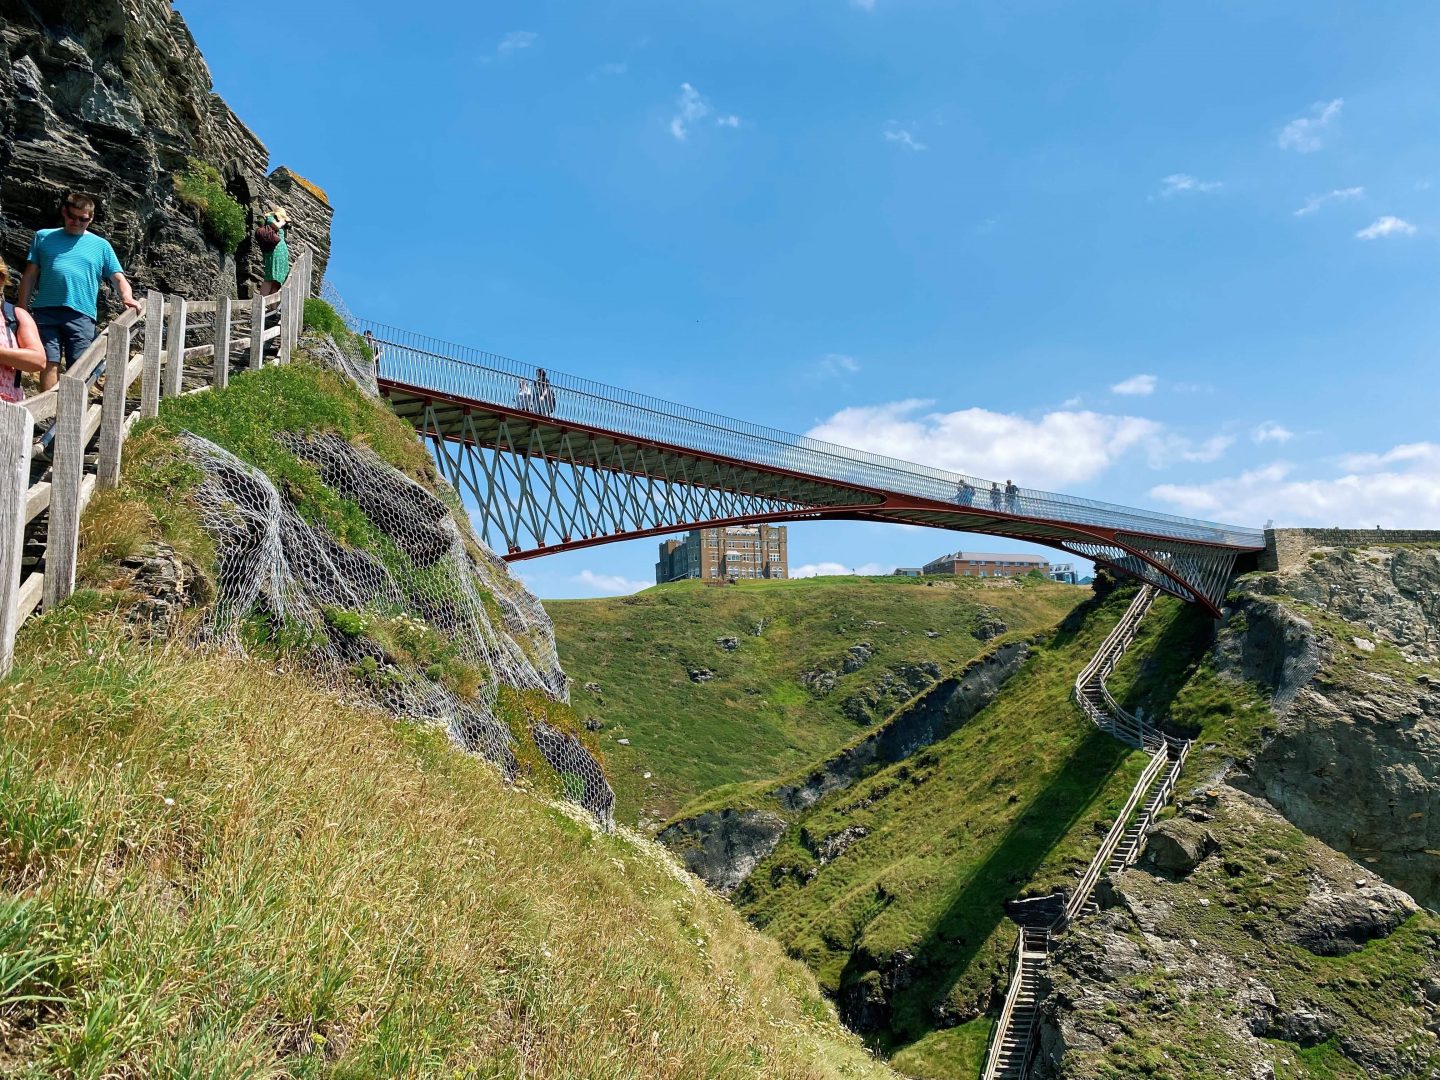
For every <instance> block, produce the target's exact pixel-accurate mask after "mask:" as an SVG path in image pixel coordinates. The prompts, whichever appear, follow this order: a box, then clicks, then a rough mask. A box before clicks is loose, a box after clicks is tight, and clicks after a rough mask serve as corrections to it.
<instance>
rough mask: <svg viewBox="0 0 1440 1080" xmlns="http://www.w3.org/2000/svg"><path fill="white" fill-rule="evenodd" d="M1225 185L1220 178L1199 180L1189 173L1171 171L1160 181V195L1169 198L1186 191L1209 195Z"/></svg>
mask: <svg viewBox="0 0 1440 1080" xmlns="http://www.w3.org/2000/svg"><path fill="white" fill-rule="evenodd" d="M1224 186H1225V185H1224V184H1223V183H1221V182H1220V181H1219V180H1199V179H1196V178H1195V177H1193V176H1191V175H1190V174H1189V173H1171V174H1170V175H1169V176H1167V177H1165V178H1164V179H1162V180H1161V181H1160V197H1161V198H1162V199H1168V198H1170V196H1172V195H1181V194H1185V193H1198V194H1201V195H1209V194H1211V193H1212V192H1216V191H1219V190H1220V189H1221V188H1222V187H1224Z"/></svg>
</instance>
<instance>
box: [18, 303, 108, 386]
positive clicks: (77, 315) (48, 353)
mask: <svg viewBox="0 0 1440 1080" xmlns="http://www.w3.org/2000/svg"><path fill="white" fill-rule="evenodd" d="M30 317H31V318H33V319H34V320H35V329H37V330H39V331H40V343H41V344H42V345H44V346H45V360H46V362H47V363H51V364H60V370H61V371H64V370H65V368H66V367H68V366H69V365H71V364H73V363H74V362H75V361H76V360H79V359H80V354H81V353H83V352H84V351H85V350H86V349H88V348H89V347H90V343H91V342H92V341H94V340H95V320H94V319H92V318H90V316H89V315H86V314H85V313H84V312H83V311H76V310H75V309H74V308H68V307H42V308H35V309H34V310H32V311H31V312H30ZM62 358H63V363H62Z"/></svg>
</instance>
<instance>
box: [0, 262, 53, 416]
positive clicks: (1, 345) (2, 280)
mask: <svg viewBox="0 0 1440 1080" xmlns="http://www.w3.org/2000/svg"><path fill="white" fill-rule="evenodd" d="M9 284H10V268H9V267H8V266H6V265H5V260H4V259H0V289H3V288H4V287H5V286H6V285H9ZM0 306H3V308H4V318H3V319H0V401H9V402H14V403H18V402H21V401H24V400H25V391H24V389H23V388H22V387H21V385H20V373H21V372H24V371H30V372H38V371H44V370H45V347H44V346H43V345H41V344H40V331H39V330H37V329H35V320H34V319H32V318H31V317H30V313H29V312H28V311H26V310H25V309H24V308H17V307H15V306H14V305H13V304H11V303H10V301H9V300H5V301H0Z"/></svg>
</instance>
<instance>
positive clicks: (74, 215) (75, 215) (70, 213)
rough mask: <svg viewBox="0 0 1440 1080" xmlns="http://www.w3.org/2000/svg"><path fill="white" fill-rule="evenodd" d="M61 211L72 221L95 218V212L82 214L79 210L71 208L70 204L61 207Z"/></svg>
mask: <svg viewBox="0 0 1440 1080" xmlns="http://www.w3.org/2000/svg"><path fill="white" fill-rule="evenodd" d="M60 212H61V213H62V214H64V215H65V217H66V218H68V219H69V220H70V221H80V222H90V221H93V220H94V218H95V215H94V214H82V213H80V211H78V210H71V209H70V207H68V206H64V207H61V208H60Z"/></svg>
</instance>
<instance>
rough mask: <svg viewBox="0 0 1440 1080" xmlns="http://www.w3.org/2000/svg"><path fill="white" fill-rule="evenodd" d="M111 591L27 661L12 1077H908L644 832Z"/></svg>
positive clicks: (4, 960) (40, 633)
mask: <svg viewBox="0 0 1440 1080" xmlns="http://www.w3.org/2000/svg"><path fill="white" fill-rule="evenodd" d="M100 599H101V596H100V594H96V593H82V594H80V595H79V596H78V597H77V600H76V602H75V603H72V604H71V605H70V606H68V607H65V608H61V609H60V610H59V611H57V612H53V613H51V614H49V615H47V616H45V617H44V618H43V619H41V620H38V621H37V622H34V623H31V624H30V625H28V626H27V628H26V630H25V632H24V633H23V635H22V643H21V648H20V652H19V657H18V666H17V669H16V671H15V673H14V675H13V677H12V678H11V679H9V680H8V681H6V682H5V683H3V684H0V708H3V710H4V715H5V721H4V740H3V742H4V751H3V755H0V1074H4V1075H7V1076H10V1075H16V1076H35V1077H38V1076H62V1075H63V1076H67V1077H97V1078H98V1077H101V1076H106V1077H113V1076H156V1077H160V1076H173V1077H181V1076H184V1077H199V1076H205V1077H217V1078H218V1077H222V1076H223V1077H227V1078H228V1077H237V1076H246V1077H280V1076H298V1077H321V1076H324V1077H355V1078H360V1077H373V1076H442V1075H443V1076H452V1075H454V1076H458V1075H462V1074H463V1075H484V1076H495V1077H520V1076H525V1077H556V1078H562V1077H563V1078H570V1077H577V1076H595V1077H600V1076H603V1077H607V1078H609V1077H615V1078H622V1077H635V1078H637V1080H640V1078H644V1080H651V1078H655V1077H681V1076H684V1077H693V1076H700V1075H703V1076H713V1077H767V1078H768V1077H831V1076H853V1077H879V1076H884V1075H889V1073H888V1072H887V1071H886V1070H885V1069H884V1068H882V1067H880V1066H878V1065H876V1064H875V1063H873V1062H872V1061H870V1060H869V1059H868V1058H867V1057H866V1055H865V1054H864V1053H863V1052H862V1051H861V1050H860V1048H859V1047H858V1045H857V1044H856V1042H855V1041H854V1040H853V1039H852V1038H850V1037H849V1036H847V1035H845V1034H844V1033H843V1031H842V1030H841V1029H839V1028H838V1027H837V1025H836V1024H835V1023H834V1021H833V1018H832V1015H833V1014H832V1012H831V1010H830V1007H829V1006H828V1005H827V1004H826V1003H825V1001H824V1000H823V998H821V997H820V995H819V994H818V992H817V990H816V988H815V985H814V982H813V980H811V978H810V977H809V975H808V973H807V972H805V971H804V970H803V968H802V967H801V966H800V965H798V964H796V963H795V962H793V961H789V960H786V959H785V958H784V957H783V956H782V955H781V953H780V950H779V948H778V947H777V946H776V945H774V944H773V943H771V942H769V941H767V940H766V939H764V938H763V937H761V936H760V935H759V934H757V933H755V932H753V931H751V930H749V929H747V928H746V927H745V926H744V925H743V923H742V921H741V919H740V918H739V916H738V915H737V914H736V913H735V912H733V911H732V910H731V909H730V908H729V906H728V905H726V904H725V903H724V902H722V901H720V900H719V899H717V898H715V897H713V896H711V895H709V894H707V893H706V892H705V891H704V890H703V889H698V888H696V887H694V886H693V884H691V883H689V882H688V881H687V880H686V879H685V878H684V877H683V875H680V874H679V873H678V872H677V871H676V870H675V869H674V868H673V866H671V865H670V864H668V862H666V861H665V860H664V859H662V858H661V857H660V856H659V855H658V854H657V851H656V849H654V848H653V847H652V846H651V845H650V844H649V843H648V842H644V841H638V840H635V839H629V838H626V837H625V836H621V835H614V836H606V835H604V834H600V833H597V832H596V831H594V830H593V829H592V828H591V827H590V826H589V825H588V824H587V823H585V822H584V821H579V820H576V819H575V818H574V817H572V816H571V815H569V814H567V813H564V812H562V811H561V810H559V809H557V808H555V807H554V806H552V805H550V804H547V803H544V802H541V801H539V800H536V799H533V798H530V797H527V796H525V795H522V794H519V793H517V792H515V791H513V790H506V789H505V787H504V785H503V784H502V783H501V781H500V780H499V779H498V777H497V774H496V773H495V771H494V770H493V769H492V768H490V767H489V766H488V765H486V764H484V763H483V762H480V761H478V760H475V759H472V758H468V757H466V756H464V755H461V754H458V753H456V752H454V751H453V750H452V749H451V748H450V747H449V746H448V744H447V743H446V742H445V741H444V739H443V738H442V737H440V736H439V735H437V734H436V733H435V732H433V731H431V730H429V729H420V728H414V727H410V726H407V725H404V724H397V723H396V722H395V721H394V720H392V719H390V718H389V717H386V716H382V715H378V714H374V713H367V712H361V711H356V710H354V709H351V708H348V707H346V706H344V705H342V704H340V703H339V702H337V700H336V699H335V698H333V697H332V696H330V695H327V694H324V693H321V692H318V691H316V690H314V689H312V688H310V687H309V686H307V685H306V684H305V683H304V682H303V680H302V679H301V678H300V677H298V676H294V675H290V676H286V675H279V674H276V673H274V672H273V671H272V670H271V669H269V668H268V667H265V666H262V665H259V664H256V663H254V662H247V661H244V660H240V659H236V658H231V657H226V656H220V655H207V654H203V653H197V652H195V651H193V650H191V649H189V648H188V647H185V646H182V645H179V644H172V645H170V646H168V647H166V646H141V645H138V644H136V643H135V642H134V641H133V640H131V639H129V638H128V637H127V636H125V635H124V634H123V633H122V632H120V631H119V630H118V628H117V627H116V625H115V622H114V620H113V619H112V618H110V617H109V616H107V615H106V614H105V613H104V612H103V611H99V610H97V611H92V612H91V613H90V614H88V615H87V614H86V612H85V611H84V610H83V609H84V607H85V606H86V605H87V604H88V605H90V606H92V607H103V606H104V605H103V604H100V602H99V601H100Z"/></svg>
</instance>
